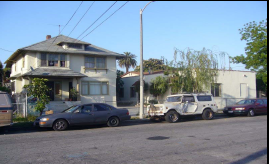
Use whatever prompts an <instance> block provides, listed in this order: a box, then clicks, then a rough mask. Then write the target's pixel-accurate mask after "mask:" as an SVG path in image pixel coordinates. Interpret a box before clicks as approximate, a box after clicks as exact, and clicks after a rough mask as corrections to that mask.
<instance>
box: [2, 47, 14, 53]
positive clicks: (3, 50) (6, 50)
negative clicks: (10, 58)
mask: <svg viewBox="0 0 271 164" xmlns="http://www.w3.org/2000/svg"><path fill="white" fill-rule="evenodd" d="M0 49H1V50H3V51H7V52H14V51H9V50H5V49H3V48H0Z"/></svg>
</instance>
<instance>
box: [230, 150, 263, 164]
mask: <svg viewBox="0 0 271 164" xmlns="http://www.w3.org/2000/svg"><path fill="white" fill-rule="evenodd" d="M264 155H267V148H265V149H263V150H261V151H258V152H255V153H253V154H250V155H248V156H246V157H245V158H242V159H240V160H238V161H235V162H232V163H231V164H240V163H242V164H246V163H250V162H252V161H253V160H256V159H257V158H260V157H262V156H264Z"/></svg>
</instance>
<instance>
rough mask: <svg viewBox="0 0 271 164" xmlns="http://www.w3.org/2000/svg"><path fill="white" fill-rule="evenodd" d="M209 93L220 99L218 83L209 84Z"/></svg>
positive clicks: (219, 85)
mask: <svg viewBox="0 0 271 164" xmlns="http://www.w3.org/2000/svg"><path fill="white" fill-rule="evenodd" d="M211 93H212V95H213V96H214V97H221V84H219V83H213V84H211Z"/></svg>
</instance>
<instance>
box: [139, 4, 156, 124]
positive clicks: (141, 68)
mask: <svg viewBox="0 0 271 164" xmlns="http://www.w3.org/2000/svg"><path fill="white" fill-rule="evenodd" d="M152 2H154V1H150V2H149V3H148V4H147V5H146V6H145V7H144V8H143V10H142V9H140V12H139V13H140V110H139V118H140V119H143V113H144V93H143V91H144V83H143V24H142V13H143V11H144V10H145V8H146V7H147V6H148V5H149V4H150V3H152Z"/></svg>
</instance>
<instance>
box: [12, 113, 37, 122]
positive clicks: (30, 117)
mask: <svg viewBox="0 0 271 164" xmlns="http://www.w3.org/2000/svg"><path fill="white" fill-rule="evenodd" d="M36 118H37V116H34V115H31V114H29V115H28V116H27V117H26V118H24V117H23V116H21V115H14V117H13V122H34V121H35V120H36Z"/></svg>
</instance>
